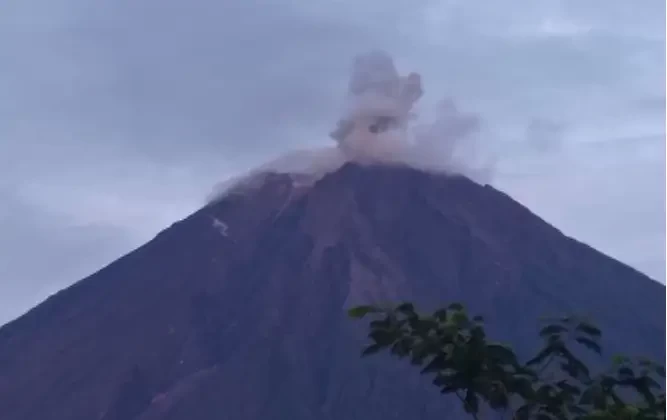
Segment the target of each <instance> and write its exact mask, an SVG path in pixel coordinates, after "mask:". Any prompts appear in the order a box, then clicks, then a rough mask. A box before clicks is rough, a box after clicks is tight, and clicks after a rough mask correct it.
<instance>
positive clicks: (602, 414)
mask: <svg viewBox="0 0 667 420" xmlns="http://www.w3.org/2000/svg"><path fill="white" fill-rule="evenodd" d="M349 315H350V316H351V317H353V318H363V317H365V316H371V317H373V318H374V319H373V320H372V321H371V322H370V324H369V330H370V331H369V334H368V336H369V338H370V339H371V341H372V343H371V344H370V345H369V346H368V347H366V348H365V349H364V350H363V353H362V355H363V356H368V355H372V354H374V353H377V352H379V351H381V350H388V351H389V352H390V353H391V354H392V355H394V356H396V357H398V358H401V359H409V360H410V362H411V363H412V364H413V365H415V366H419V367H420V368H421V372H422V373H423V374H430V375H432V376H434V379H433V384H434V385H435V386H437V387H438V388H440V390H441V392H442V393H443V394H453V395H455V396H456V397H458V399H459V400H460V401H461V404H462V406H463V408H464V409H465V411H466V412H467V413H469V414H470V415H471V416H472V417H473V418H475V419H477V418H479V415H480V413H481V412H482V410H481V409H482V407H483V406H486V407H487V409H489V410H493V411H496V412H499V413H501V414H503V415H505V416H507V418H513V419H517V420H524V419H538V420H549V419H558V420H561V419H566V420H573V419H576V420H589V419H590V420H592V419H597V420H602V419H609V420H611V419H633V420H644V419H646V420H648V419H664V418H665V393H664V386H663V385H661V384H662V383H664V378H665V368H664V366H662V365H659V364H657V363H654V362H652V361H650V360H646V359H641V358H640V359H629V358H627V357H621V356H617V357H614V358H613V360H612V363H611V366H610V367H609V368H608V369H607V370H605V371H603V372H599V373H596V374H593V373H592V372H591V371H590V369H589V367H587V366H586V364H585V363H584V362H582V360H581V359H580V358H579V357H577V356H576V355H575V353H574V352H573V351H572V350H571V347H570V346H572V345H575V346H577V347H581V348H584V349H587V350H589V351H592V352H594V353H596V354H597V355H601V354H602V348H601V346H600V337H601V335H602V332H601V331H600V330H599V329H598V328H597V327H595V326H594V325H593V324H591V323H589V322H586V321H584V320H581V319H578V318H576V317H565V318H558V319H550V320H545V322H544V325H543V326H542V328H541V329H540V330H539V336H540V338H541V339H542V341H543V346H542V348H541V349H540V350H539V351H538V352H537V354H536V355H535V356H534V357H533V358H531V359H530V360H528V361H527V362H525V363H521V362H519V360H518V358H517V356H516V354H515V353H514V351H513V350H512V348H510V347H508V346H506V345H503V344H501V343H498V342H493V341H489V340H488V339H487V335H486V332H485V330H484V320H483V319H482V317H479V316H475V317H472V318H471V317H469V316H468V314H467V313H466V311H465V308H464V307H463V305H461V304H458V303H454V304H451V305H449V306H448V307H446V308H443V309H439V310H437V311H435V312H434V313H433V314H431V315H426V316H422V315H420V314H419V313H417V311H415V308H414V306H413V305H412V304H410V303H404V304H401V305H398V306H396V307H393V308H392V307H389V308H382V307H378V306H359V307H355V308H352V309H350V311H349Z"/></svg>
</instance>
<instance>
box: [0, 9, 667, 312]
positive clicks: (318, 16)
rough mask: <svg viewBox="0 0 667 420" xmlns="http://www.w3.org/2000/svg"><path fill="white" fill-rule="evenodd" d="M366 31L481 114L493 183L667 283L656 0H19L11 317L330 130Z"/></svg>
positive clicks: (4, 76)
mask: <svg viewBox="0 0 667 420" xmlns="http://www.w3.org/2000/svg"><path fill="white" fill-rule="evenodd" d="M373 48H381V49H383V50H386V51H388V52H389V53H391V55H392V56H393V57H394V60H395V63H396V66H397V67H398V68H399V70H400V71H401V73H406V74H407V73H408V72H411V71H417V72H419V73H421V76H422V80H423V82H424V85H425V94H424V97H423V98H422V99H421V100H420V102H419V103H420V105H419V107H420V108H421V109H423V110H425V111H426V112H425V114H428V110H429V109H434V107H435V105H436V104H437V103H438V101H440V100H441V99H443V98H451V99H452V100H453V101H454V103H455V104H456V107H457V108H458V109H460V110H461V111H462V112H467V113H470V114H473V115H475V116H476V118H478V121H479V123H480V131H479V132H478V133H477V140H478V141H477V146H478V148H479V149H481V150H482V151H484V152H485V153H486V154H488V155H493V156H494V170H493V179H492V184H493V185H495V186H496V187H498V188H500V189H503V190H505V191H507V192H508V193H509V194H510V195H512V196H513V197H515V198H516V199H517V200H519V201H520V202H522V203H523V204H525V205H527V206H528V207H529V208H531V209H532V210H533V211H535V212H536V213H537V214H539V215H540V216H542V217H543V218H545V219H546V220H547V221H549V222H550V223H552V224H554V225H555V226H556V227H558V228H560V229H561V230H562V231H564V233H566V234H568V235H571V236H574V237H575V238H577V239H579V240H582V241H584V242H586V243H588V244H590V245H592V246H594V247H596V248H598V249H599V250H601V251H603V252H605V253H607V254H609V255H611V256H613V257H615V258H618V259H620V260H621V261H623V262H626V263H628V264H630V265H632V266H634V267H636V268H638V269H640V270H641V271H644V272H645V273H647V274H648V275H650V276H651V277H653V278H655V279H657V280H659V281H661V282H664V280H665V2H664V0H637V1H633V2H629V1H622V0H567V1H565V0H564V1H553V0H545V1H539V2H536V1H532V0H508V1H506V2H490V1H481V0H466V1H419V0H410V1H407V0H367V1H359V0H356V1H352V0H339V1H317V0H312V1H301V0H299V1H297V0H273V1H268V0H263V1H262V0H258V1H248V0H227V1H222V2H220V1H213V0H193V1H185V0H141V1H138V0H97V1H90V0H6V1H4V2H2V5H1V6H0V324H2V323H3V322H5V321H8V320H10V319H11V318H13V317H16V316H18V315H19V314H21V313H22V312H24V311H25V310H27V309H28V308H30V307H31V306H34V305H35V304H37V303H38V302H40V301H41V300H43V299H44V298H46V297H47V296H48V295H49V294H52V293H54V292H55V291H57V290H59V289H61V288H63V287H65V286H67V285H69V284H71V283H72V282H74V281H76V280H78V279H80V278H82V277H84V276H86V275H88V274H91V273H92V272H94V271H95V270H97V269H99V268H101V267H102V266H103V265H105V264H107V263H109V262H111V261H112V260H114V259H116V258H117V257H119V256H121V255H122V254H124V253H126V252H128V251H130V250H131V249H133V248H134V247H136V246H138V245H140V244H142V243H143V242H145V241H147V240H149V239H150V238H151V237H152V236H153V235H155V234H156V233H157V232H158V231H159V230H160V229H162V228H165V227H167V226H168V225H169V224H171V223H172V222H174V221H176V220H177V219H179V218H182V217H184V216H186V215H187V214H188V213H189V212H191V211H193V210H195V209H196V208H198V207H199V206H201V205H202V204H203V203H204V199H205V197H206V196H207V194H209V192H210V191H211V188H212V187H213V185H215V184H216V183H218V182H220V181H222V180H225V179H227V178H228V177H230V176H232V175H235V174H238V173H241V172H244V171H246V170H248V169H250V168H253V167H255V166H257V165H260V164H262V163H264V162H266V161H267V160H270V159H273V158H276V157H277V156H279V155H281V154H282V153H284V152H287V151H289V150H294V149H307V148H317V147H328V146H331V145H332V140H331V139H330V138H329V137H328V134H329V132H330V131H331V130H332V129H333V128H334V126H335V123H336V121H337V119H338V118H339V111H340V106H341V101H342V99H343V95H344V93H345V91H346V89H347V78H348V75H349V70H350V61H351V59H352V57H353V56H354V55H355V54H357V53H359V52H363V51H365V50H369V49H373ZM424 116H425V117H426V116H427V115H424Z"/></svg>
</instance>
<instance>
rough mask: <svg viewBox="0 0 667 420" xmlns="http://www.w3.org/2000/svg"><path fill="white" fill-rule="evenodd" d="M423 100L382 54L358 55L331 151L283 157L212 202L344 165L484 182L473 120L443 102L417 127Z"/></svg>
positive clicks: (416, 83)
mask: <svg viewBox="0 0 667 420" xmlns="http://www.w3.org/2000/svg"><path fill="white" fill-rule="evenodd" d="M422 95H423V89H422V80H421V76H420V75H419V74H418V73H409V74H408V75H406V76H401V75H400V74H399V73H398V71H397V69H396V67H395V66H394V62H393V59H392V58H391V56H389V55H388V54H387V53H385V52H383V51H379V50H375V51H371V52H368V53H365V54H361V55H358V56H357V57H355V58H354V60H353V63H352V71H351V76H350V81H349V85H348V91H347V94H346V97H345V103H344V107H343V112H342V116H341V118H340V119H339V121H338V123H337V126H336V128H335V129H334V130H333V131H332V132H331V133H330V134H329V136H330V137H331V138H332V139H333V140H334V141H335V143H336V145H335V146H334V147H322V148H315V149H310V150H300V151H295V152H291V153H288V154H286V155H284V156H281V157H280V158H278V159H276V160H274V161H271V162H269V163H267V164H265V165H262V166H261V167H260V168H258V169H256V170H254V171H252V172H251V173H250V174H248V175H246V176H243V177H241V178H237V179H235V180H231V181H228V182H226V183H224V184H223V186H218V187H217V188H216V189H217V192H216V193H214V196H218V197H219V196H220V194H221V193H224V191H223V190H226V189H228V188H229V187H231V186H232V185H237V184H238V183H239V182H242V183H244V182H246V181H247V180H248V179H251V178H256V176H257V175H258V174H261V173H266V172H281V173H298V174H301V175H303V174H307V175H309V176H311V177H312V179H313V180H316V179H318V178H319V177H321V176H323V175H324V174H326V173H328V172H331V171H335V170H336V169H338V168H339V167H340V166H341V165H343V164H344V163H345V162H348V161H356V162H361V163H400V164H404V165H408V166H412V167H414V168H417V169H422V170H428V171H436V172H448V173H458V174H462V175H465V176H468V177H470V178H472V179H473V180H475V181H477V182H481V183H483V182H488V180H489V177H490V169H491V167H490V165H489V164H488V163H486V162H481V164H480V162H479V161H478V162H475V160H476V159H477V160H479V159H478V158H479V150H478V149H476V148H475V147H474V146H475V144H474V137H473V135H474V134H476V133H477V132H478V130H479V126H480V122H479V119H478V118H477V116H475V115H465V114H462V113H460V112H459V111H458V109H457V107H456V105H455V104H454V102H453V101H452V100H451V99H445V100H443V101H441V102H440V103H439V105H438V106H437V108H436V119H435V121H434V122H431V123H427V124H416V123H415V122H416V120H417V118H418V116H417V114H416V113H415V112H414V111H413V107H414V105H415V104H416V103H417V101H418V100H419V99H420V98H421V97H422Z"/></svg>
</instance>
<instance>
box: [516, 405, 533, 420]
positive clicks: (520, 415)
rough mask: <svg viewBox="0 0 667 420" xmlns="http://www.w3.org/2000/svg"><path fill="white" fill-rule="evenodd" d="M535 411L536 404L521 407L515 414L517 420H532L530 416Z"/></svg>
mask: <svg viewBox="0 0 667 420" xmlns="http://www.w3.org/2000/svg"><path fill="white" fill-rule="evenodd" d="M534 409H535V404H532V403H530V404H526V405H523V406H521V407H519V409H518V410H516V413H515V418H516V420H529V419H530V418H531V417H530V416H531V414H532V413H533V410H534Z"/></svg>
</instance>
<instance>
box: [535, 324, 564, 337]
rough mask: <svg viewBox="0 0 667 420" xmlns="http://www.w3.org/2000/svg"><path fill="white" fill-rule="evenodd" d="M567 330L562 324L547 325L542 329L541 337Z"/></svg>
mask: <svg viewBox="0 0 667 420" xmlns="http://www.w3.org/2000/svg"><path fill="white" fill-rule="evenodd" d="M566 331H567V328H565V327H563V326H562V325H547V326H546V327H544V328H542V329H541V330H540V337H546V336H548V335H552V334H560V333H563V332H566Z"/></svg>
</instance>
